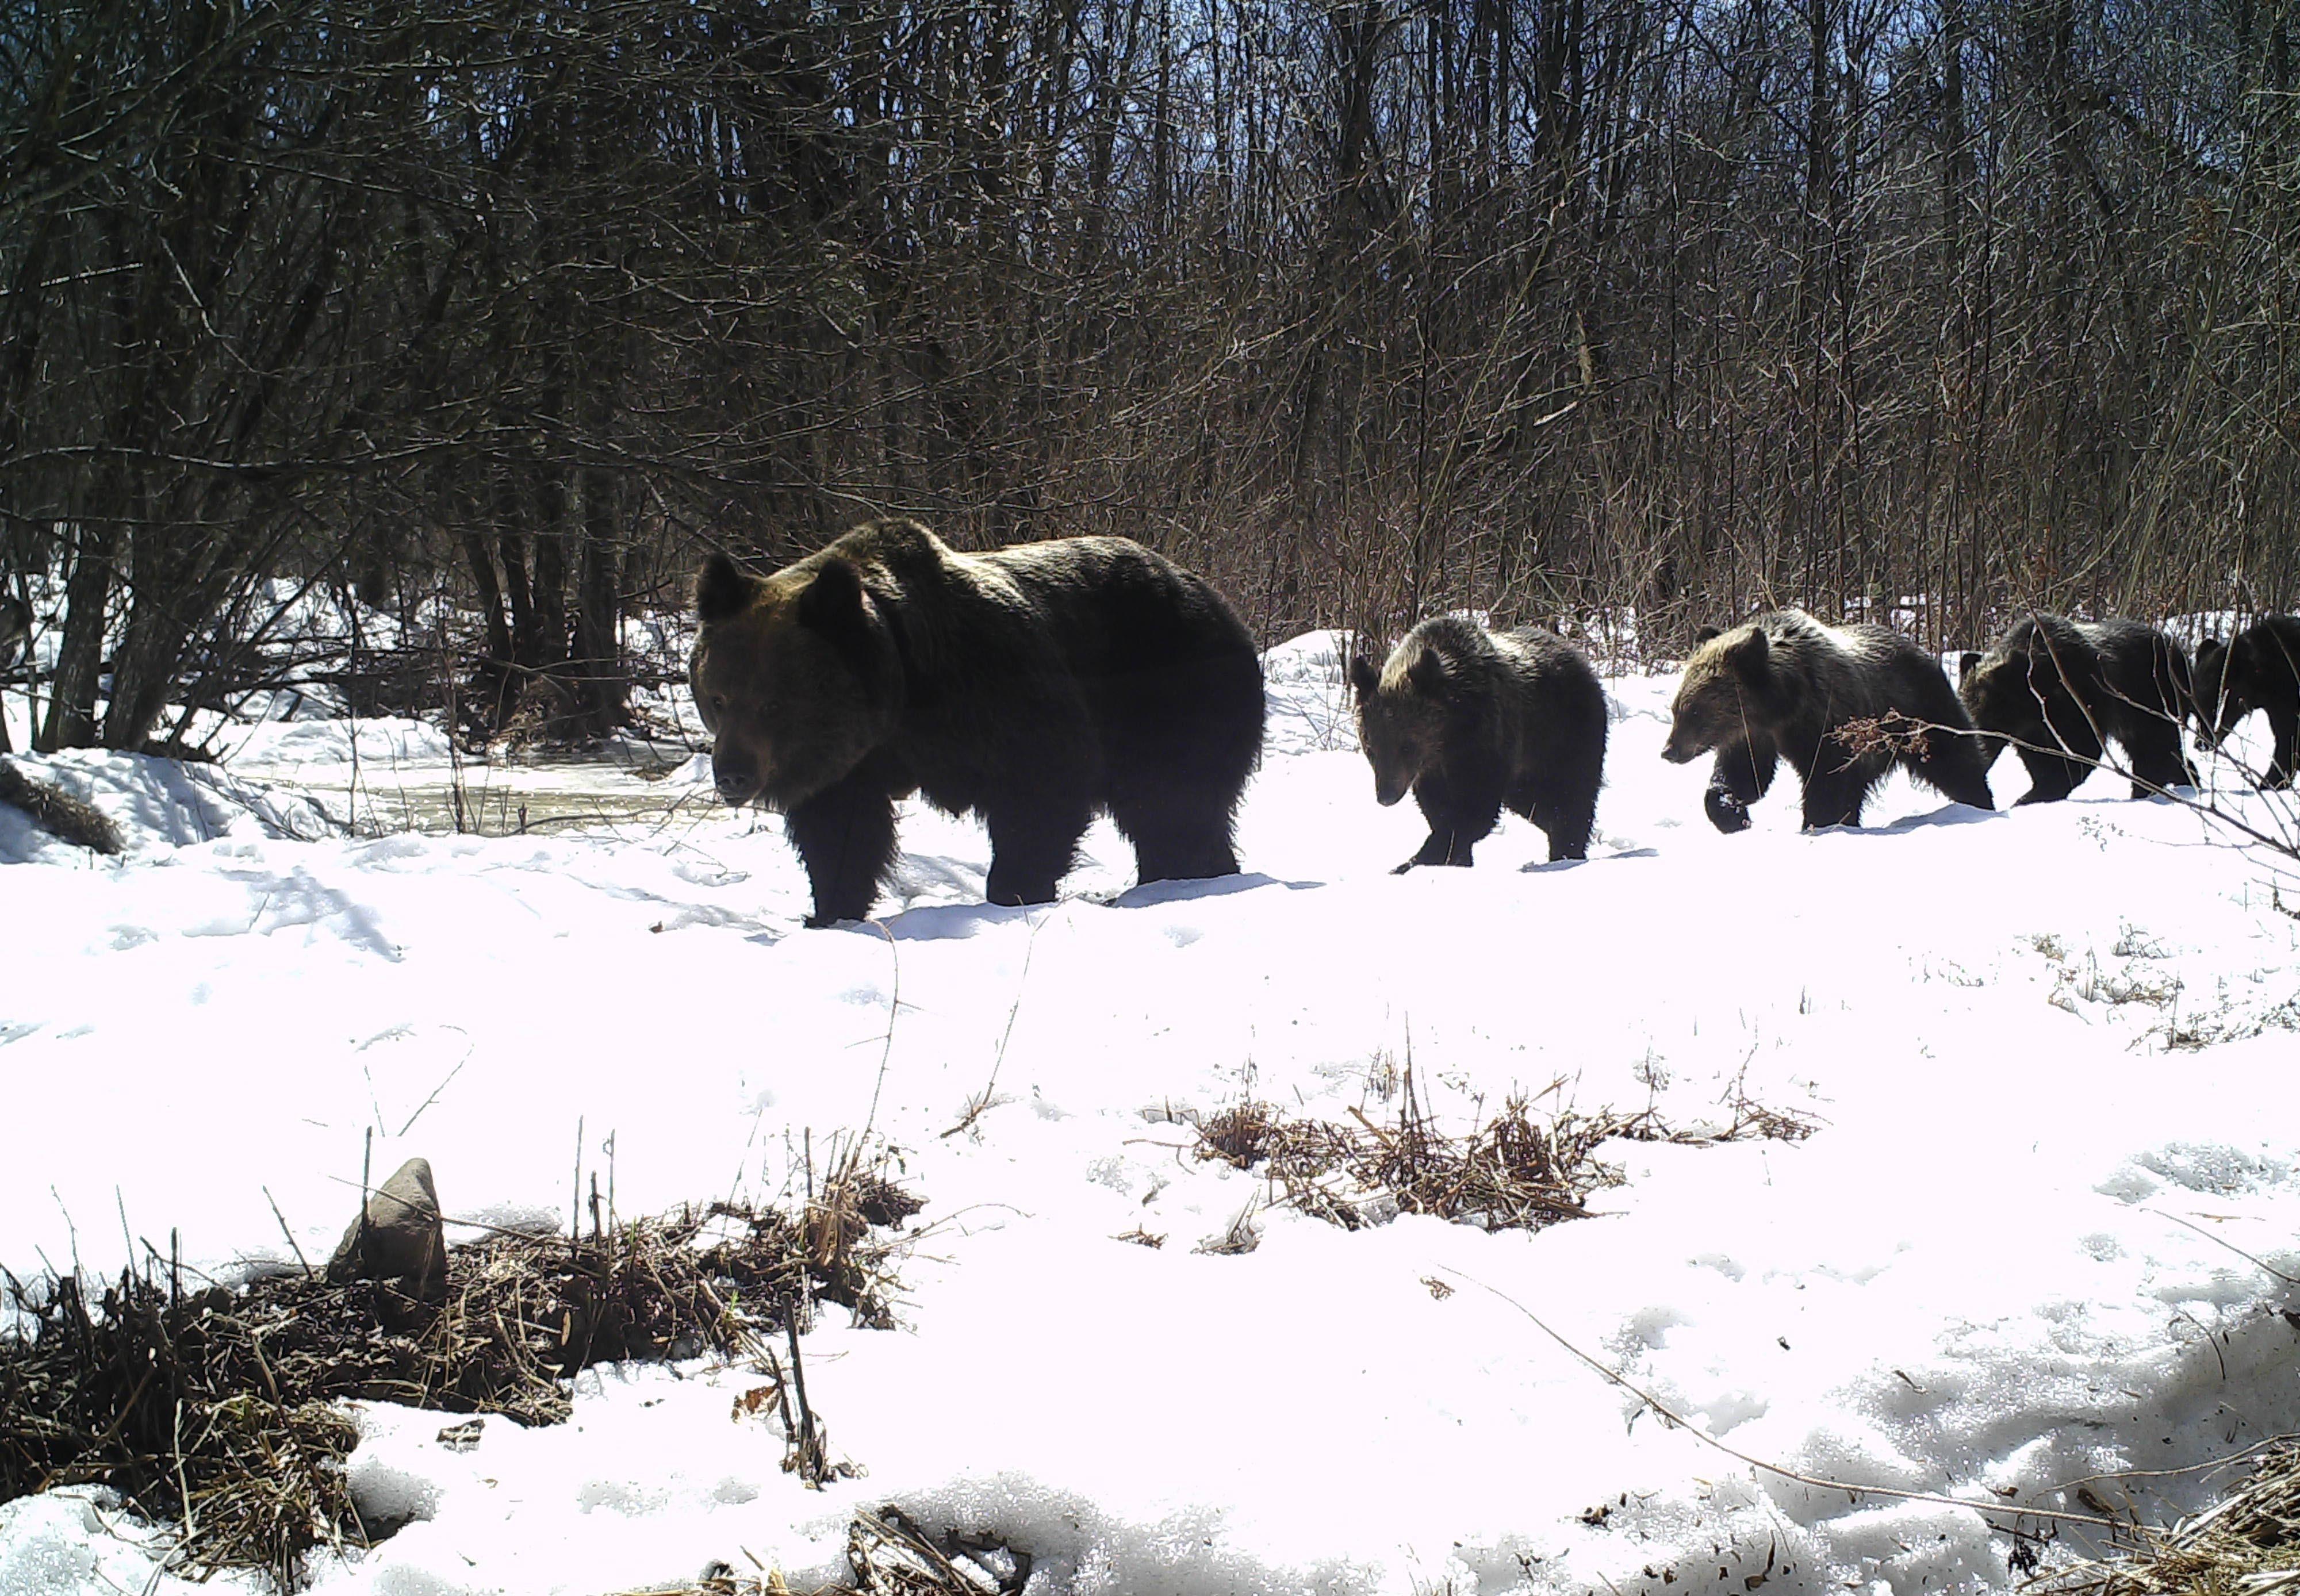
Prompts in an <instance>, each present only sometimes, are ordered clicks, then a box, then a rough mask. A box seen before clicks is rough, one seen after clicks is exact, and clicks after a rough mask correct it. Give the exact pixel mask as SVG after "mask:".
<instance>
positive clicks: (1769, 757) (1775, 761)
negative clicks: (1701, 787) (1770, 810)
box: [1701, 733, 1780, 836]
mask: <svg viewBox="0 0 2300 1596" xmlns="http://www.w3.org/2000/svg"><path fill="white" fill-rule="evenodd" d="M1779 760H1780V753H1779V750H1778V749H1777V748H1776V747H1775V746H1774V744H1773V740H1772V739H1771V737H1769V736H1764V735H1763V734H1762V733H1759V734H1757V735H1756V736H1752V737H1750V738H1749V739H1748V740H1747V741H1746V742H1732V743H1728V744H1725V745H1724V746H1723V747H1721V748H1720V749H1719V750H1718V751H1717V763H1716V764H1715V765H1714V766H1713V767H1712V768H1711V769H1710V772H1709V790H1708V791H1707V792H1705V793H1704V794H1702V795H1701V809H1702V812H1703V813H1704V814H1706V815H1707V816H1708V817H1709V823H1710V824H1711V825H1712V826H1714V827H1717V829H1718V830H1720V831H1721V832H1723V833H1725V834H1726V835H1728V836H1730V835H1732V834H1733V833H1735V832H1737V831H1746V830H1748V829H1749V806H1750V805H1751V804H1753V803H1754V802H1756V801H1757V800H1758V799H1760V798H1762V797H1763V796H1764V795H1765V789H1766V788H1768V787H1770V786H1772V785H1773V773H1774V771H1775V770H1777V769H1779Z"/></svg>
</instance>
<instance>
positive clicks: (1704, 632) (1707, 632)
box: [1693, 627, 1725, 648]
mask: <svg viewBox="0 0 2300 1596" xmlns="http://www.w3.org/2000/svg"><path fill="white" fill-rule="evenodd" d="M1724 635H1725V634H1724V633H1722V632H1721V631H1719V630H1718V629H1717V628H1715V627H1704V628H1701V629H1700V630H1699V631H1697V632H1696V633H1694V634H1693V646H1694V647H1696V648H1699V647H1700V646H1701V645H1702V644H1704V643H1706V642H1708V641H1709V640H1710V639H1711V638H1712V637H1722V636H1724Z"/></svg>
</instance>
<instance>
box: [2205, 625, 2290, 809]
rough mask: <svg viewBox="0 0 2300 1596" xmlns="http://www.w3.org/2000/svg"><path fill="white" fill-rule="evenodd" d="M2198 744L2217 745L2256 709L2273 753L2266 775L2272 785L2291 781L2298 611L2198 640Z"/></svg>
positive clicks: (2282, 785) (2267, 781)
mask: <svg viewBox="0 0 2300 1596" xmlns="http://www.w3.org/2000/svg"><path fill="white" fill-rule="evenodd" d="M2254 710H2258V711H2261V712H2262V713H2263V714H2265V715H2266V716H2267V717H2268V728H2269V730H2270V731H2271V732H2272V733H2274V734H2275V737H2276V752H2275V753H2274V754H2273V755H2271V758H2270V760H2269V764H2268V772H2267V775H2266V776H2265V777H2263V780H2264V781H2265V783H2266V785H2267V786H2271V787H2288V786H2291V785H2292V777H2293V773H2294V770H2295V769H2296V766H2295V763H2294V760H2295V754H2296V750H2295V748H2294V744H2295V743H2296V742H2300V615H2270V616H2266V617H2264V618H2263V619H2259V620H2256V621H2254V622H2253V623H2252V624H2251V625H2250V626H2248V627H2246V628H2245V629H2244V630H2242V631H2241V632H2238V634H2237V635H2236V636H2235V638H2234V639H2233V640H2232V641H2230V642H2228V643H2222V642H2221V640H2220V639H2219V638H2217V637H2208V638H2206V639H2205V640H2204V642H2202V643H2199V644H2196V720H2197V724H2198V727H2199V728H2200V730H2199V742H2200V743H2201V744H2203V745H2204V746H2207V747H2213V748H2217V747H2219V746H2220V744H2221V739H2222V738H2224V737H2226V736H2228V735H2229V732H2231V731H2233V730H2235V729H2236V724H2237V722H2238V721H2239V720H2241V719H2244V718H2245V717H2246V715H2249V714H2251V713H2252V712H2253V711H2254Z"/></svg>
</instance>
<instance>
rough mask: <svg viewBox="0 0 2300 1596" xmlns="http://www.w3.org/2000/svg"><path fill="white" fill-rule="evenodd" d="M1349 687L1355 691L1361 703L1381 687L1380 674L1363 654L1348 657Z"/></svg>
mask: <svg viewBox="0 0 2300 1596" xmlns="http://www.w3.org/2000/svg"><path fill="white" fill-rule="evenodd" d="M1350 686H1352V687H1354V688H1355V689H1356V690H1357V695H1358V702H1360V703H1363V702H1365V701H1366V700H1367V699H1369V698H1371V697H1372V696H1373V695H1374V693H1375V692H1376V690H1378V689H1379V687H1380V686H1381V672H1379V670H1376V669H1374V668H1373V661H1371V660H1369V659H1367V658H1366V657H1365V656H1364V655H1363V654H1352V655H1351V656H1350Z"/></svg>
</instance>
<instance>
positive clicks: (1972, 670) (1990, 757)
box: [1956, 649, 2044, 770]
mask: <svg viewBox="0 0 2300 1596" xmlns="http://www.w3.org/2000/svg"><path fill="white" fill-rule="evenodd" d="M2032 663H2033V661H2031V660H2030V658H2029V653H2028V651H2027V650H2025V649H2014V650H2010V651H2007V652H2005V653H1996V652H1995V651H1993V650H1992V651H1991V652H1990V653H1986V654H1977V653H1971V651H1969V650H1968V651H1967V652H1966V653H1962V654H1960V655H1958V656H1957V661H1956V695H1957V698H1958V699H1959V700H1960V701H1961V702H1963V705H1964V712H1965V713H1966V714H1968V715H1970V716H1971V717H1972V724H1973V726H1974V727H1977V728H1978V729H1979V732H1980V736H1979V738H1978V739H1977V741H1978V742H1979V744H1980V768H1981V769H1983V770H1988V769H1994V768H1995V767H1996V758H1997V755H1999V754H2001V753H2003V752H2004V742H2005V736H2007V735H2010V734H2013V733H2016V732H2018V731H2020V730H2021V729H2022V728H2033V727H2042V726H2043V719H2042V717H2043V714H2044V701H2043V699H2042V698H2041V697H2040V696H2039V693H2040V691H2041V689H2040V687H2039V686H2038V683H2037V682H2036V681H2032V680H2031V679H2030V669H2029V667H2030V665H2031V664H2032Z"/></svg>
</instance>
